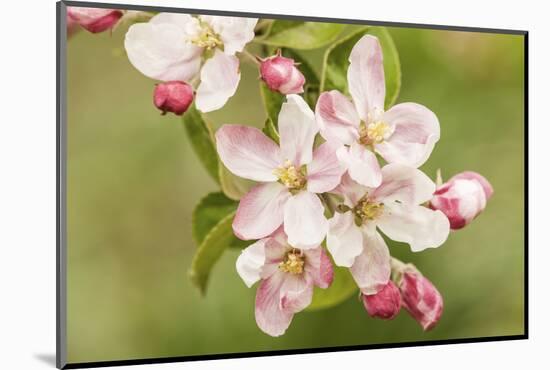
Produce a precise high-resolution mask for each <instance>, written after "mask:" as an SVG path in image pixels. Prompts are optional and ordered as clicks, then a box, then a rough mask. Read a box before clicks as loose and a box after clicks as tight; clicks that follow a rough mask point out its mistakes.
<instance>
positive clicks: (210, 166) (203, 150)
mask: <svg viewBox="0 0 550 370" xmlns="http://www.w3.org/2000/svg"><path fill="white" fill-rule="evenodd" d="M182 120H183V127H184V128H185V131H186V132H187V135H188V137H189V142H190V143H191V146H192V148H193V150H194V151H195V154H196V155H197V158H198V160H199V161H200V162H201V163H202V165H203V166H204V167H205V168H206V171H208V173H209V174H210V176H211V177H212V178H213V179H214V181H216V182H217V183H219V182H220V179H219V177H218V154H217V152H216V145H215V144H214V136H213V134H212V129H211V127H210V124H209V123H208V122H207V121H206V120H205V119H204V118H203V116H202V115H201V113H200V112H199V111H198V110H197V109H196V108H195V105H193V106H191V108H189V110H188V111H187V112H185V114H184V115H183V118H182Z"/></svg>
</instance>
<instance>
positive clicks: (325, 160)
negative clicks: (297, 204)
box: [307, 142, 346, 193]
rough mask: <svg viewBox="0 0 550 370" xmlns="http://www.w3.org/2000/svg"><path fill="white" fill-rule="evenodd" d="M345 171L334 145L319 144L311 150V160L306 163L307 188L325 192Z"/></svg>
mask: <svg viewBox="0 0 550 370" xmlns="http://www.w3.org/2000/svg"><path fill="white" fill-rule="evenodd" d="M345 171H346V169H345V167H344V166H342V165H341V164H340V161H339V160H338V157H337V156H336V147H335V146H334V145H333V144H331V143H328V142H326V143H323V144H321V145H320V146H319V147H318V148H317V149H315V151H314V152H313V160H312V161H311V162H310V163H309V164H308V165H307V190H308V191H310V192H312V193H325V192H328V191H331V190H333V189H334V188H335V187H336V186H338V184H339V183H340V180H341V178H342V174H343V173H344V172H345Z"/></svg>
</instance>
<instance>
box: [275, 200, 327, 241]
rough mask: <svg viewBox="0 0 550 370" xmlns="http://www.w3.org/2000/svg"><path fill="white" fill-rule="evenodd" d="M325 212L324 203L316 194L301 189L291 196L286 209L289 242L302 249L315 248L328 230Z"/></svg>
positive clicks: (286, 231)
mask: <svg viewBox="0 0 550 370" xmlns="http://www.w3.org/2000/svg"><path fill="white" fill-rule="evenodd" d="M324 212H325V208H324V207H323V203H321V200H320V199H319V197H318V196H317V195H316V194H313V193H310V192H308V191H301V192H299V193H298V194H296V195H293V196H291V197H290V198H289V199H288V201H287V202H286V205H285V210H284V230H285V233H286V234H287V235H288V243H289V244H290V245H291V246H293V247H295V248H301V249H310V248H315V247H317V246H318V245H319V244H321V242H322V241H323V239H324V238H325V236H326V235H327V231H328V221H327V219H326V218H325V215H324Z"/></svg>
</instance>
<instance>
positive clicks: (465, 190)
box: [430, 171, 493, 230]
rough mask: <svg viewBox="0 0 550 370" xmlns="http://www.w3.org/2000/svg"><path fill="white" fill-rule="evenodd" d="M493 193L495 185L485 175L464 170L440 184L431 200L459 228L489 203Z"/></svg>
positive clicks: (434, 206)
mask: <svg viewBox="0 0 550 370" xmlns="http://www.w3.org/2000/svg"><path fill="white" fill-rule="evenodd" d="M492 195H493V187H492V186H491V184H490V183H489V181H487V180H486V179H485V178H484V177H483V176H481V175H480V174H478V173H475V172H469V171H467V172H462V173H460V174H458V175H455V176H453V177H452V178H451V179H450V180H449V181H447V182H446V183H444V184H443V185H441V186H439V187H438V188H437V190H436V191H435V193H434V197H433V199H432V200H431V201H430V207H431V208H432V209H438V210H440V211H441V212H443V213H444V214H445V215H446V216H447V218H448V219H449V222H450V224H451V229H453V230H458V229H461V228H463V227H464V226H466V225H468V224H469V223H470V222H472V220H473V219H474V218H475V217H477V215H479V214H480V213H481V212H482V211H483V210H484V209H485V206H486V205H487V201H488V200H489V198H491V196H492Z"/></svg>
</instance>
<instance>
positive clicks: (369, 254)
mask: <svg viewBox="0 0 550 370" xmlns="http://www.w3.org/2000/svg"><path fill="white" fill-rule="evenodd" d="M362 232H363V251H362V253H361V254H360V255H359V256H357V258H355V262H354V263H353V266H351V268H350V272H351V274H352V276H353V278H354V280H355V282H356V283H357V286H358V287H359V289H361V292H362V293H363V294H376V293H378V292H379V291H380V290H381V289H383V288H384V287H385V286H386V284H387V283H388V281H389V279H390V275H391V265H390V251H389V250H388V246H387V245H386V242H385V241H384V239H382V236H380V234H379V233H378V232H377V231H375V230H374V229H367V228H363V230H362Z"/></svg>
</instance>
